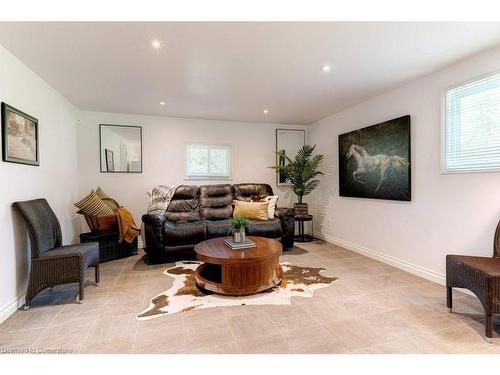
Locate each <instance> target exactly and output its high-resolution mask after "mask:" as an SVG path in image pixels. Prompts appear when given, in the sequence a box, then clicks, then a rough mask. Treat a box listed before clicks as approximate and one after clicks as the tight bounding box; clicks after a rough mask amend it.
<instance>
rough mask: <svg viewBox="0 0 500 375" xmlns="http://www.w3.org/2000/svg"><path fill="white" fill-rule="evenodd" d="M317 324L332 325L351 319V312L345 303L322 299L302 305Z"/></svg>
mask: <svg viewBox="0 0 500 375" xmlns="http://www.w3.org/2000/svg"><path fill="white" fill-rule="evenodd" d="M300 306H301V308H302V310H304V311H305V312H307V313H308V314H309V316H311V317H312V318H313V319H314V320H315V321H316V322H317V323H331V322H335V321H337V320H345V319H349V318H351V315H350V313H349V310H348V309H347V308H346V306H344V304H343V303H339V302H337V301H330V300H328V299H321V300H317V301H314V302H311V303H304V304H301V305H300Z"/></svg>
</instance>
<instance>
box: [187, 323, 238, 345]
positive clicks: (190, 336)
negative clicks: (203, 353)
mask: <svg viewBox="0 0 500 375" xmlns="http://www.w3.org/2000/svg"><path fill="white" fill-rule="evenodd" d="M233 341H235V338H234V336H233V333H232V331H231V328H230V327H229V323H228V322H227V321H224V322H221V323H218V324H213V325H207V326H205V327H201V328H200V327H197V328H195V329H187V330H186V350H188V351H192V350H195V349H197V348H201V347H210V346H217V345H220V344H224V343H228V342H233Z"/></svg>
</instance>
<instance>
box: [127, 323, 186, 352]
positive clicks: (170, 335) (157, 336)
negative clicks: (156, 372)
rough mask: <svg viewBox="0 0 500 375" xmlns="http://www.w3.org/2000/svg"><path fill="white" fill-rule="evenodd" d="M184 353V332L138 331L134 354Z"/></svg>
mask: <svg viewBox="0 0 500 375" xmlns="http://www.w3.org/2000/svg"><path fill="white" fill-rule="evenodd" d="M185 351H186V338H185V335H184V332H182V331H180V332H179V331H175V330H165V329H163V330H152V329H150V330H138V331H137V335H136V337H135V342H134V348H133V352H134V353H143V354H147V353H150V354H180V353H184V352H185Z"/></svg>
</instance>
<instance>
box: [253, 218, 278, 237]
mask: <svg viewBox="0 0 500 375" xmlns="http://www.w3.org/2000/svg"><path fill="white" fill-rule="evenodd" d="M281 232H282V230H281V221H280V219H278V218H274V219H271V220H250V224H249V225H248V227H247V234H248V235H249V236H261V237H267V238H279V237H281Z"/></svg>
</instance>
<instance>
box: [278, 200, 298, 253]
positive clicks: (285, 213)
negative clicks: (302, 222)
mask: <svg viewBox="0 0 500 375" xmlns="http://www.w3.org/2000/svg"><path fill="white" fill-rule="evenodd" d="M274 215H275V216H276V217H277V218H279V219H280V222H281V231H282V235H281V243H282V244H283V247H284V248H285V249H291V248H292V247H293V240H294V237H295V209H293V208H284V207H278V208H276V211H275V213H274Z"/></svg>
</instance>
